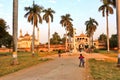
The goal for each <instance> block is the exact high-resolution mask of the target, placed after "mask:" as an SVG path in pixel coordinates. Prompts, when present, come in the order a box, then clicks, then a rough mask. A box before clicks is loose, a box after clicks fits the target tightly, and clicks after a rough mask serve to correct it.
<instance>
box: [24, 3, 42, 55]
mask: <svg viewBox="0 0 120 80" xmlns="http://www.w3.org/2000/svg"><path fill="white" fill-rule="evenodd" d="M42 10H43V7H42V6H39V5H37V4H35V3H34V2H33V5H32V7H25V11H27V13H26V14H25V15H24V17H27V18H28V22H31V24H32V25H33V34H32V55H34V54H35V53H34V40H35V27H37V28H38V22H39V23H42V18H41V16H40V13H41V12H42Z"/></svg>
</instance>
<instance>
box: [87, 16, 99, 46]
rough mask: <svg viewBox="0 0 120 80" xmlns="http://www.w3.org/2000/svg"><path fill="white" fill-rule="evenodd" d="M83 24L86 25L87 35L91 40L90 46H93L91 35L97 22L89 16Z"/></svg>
mask: <svg viewBox="0 0 120 80" xmlns="http://www.w3.org/2000/svg"><path fill="white" fill-rule="evenodd" d="M85 25H86V32H87V35H88V37H89V38H90V42H92V46H93V35H94V32H95V30H96V28H97V26H98V23H97V21H96V20H95V19H92V18H90V19H89V20H87V21H86V22H85ZM90 47H91V44H90Z"/></svg>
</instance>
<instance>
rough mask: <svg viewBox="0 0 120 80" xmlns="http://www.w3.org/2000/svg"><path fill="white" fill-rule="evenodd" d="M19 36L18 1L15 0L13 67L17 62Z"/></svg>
mask: <svg viewBox="0 0 120 80" xmlns="http://www.w3.org/2000/svg"><path fill="white" fill-rule="evenodd" d="M17 35H18V0H13V62H12V64H13V65H16V64H18V60H17Z"/></svg>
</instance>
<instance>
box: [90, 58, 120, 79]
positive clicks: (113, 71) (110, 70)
mask: <svg viewBox="0 0 120 80" xmlns="http://www.w3.org/2000/svg"><path fill="white" fill-rule="evenodd" d="M98 66H99V67H98ZM89 67H90V73H91V75H92V76H93V79H94V80H119V79H120V76H119V74H120V68H118V67H117V64H116V62H113V61H108V60H95V59H90V60H89Z"/></svg>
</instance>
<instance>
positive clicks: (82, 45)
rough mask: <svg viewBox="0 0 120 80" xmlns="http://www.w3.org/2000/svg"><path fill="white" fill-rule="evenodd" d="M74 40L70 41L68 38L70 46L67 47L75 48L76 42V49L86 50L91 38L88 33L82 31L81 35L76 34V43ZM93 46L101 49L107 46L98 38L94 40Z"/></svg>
mask: <svg viewBox="0 0 120 80" xmlns="http://www.w3.org/2000/svg"><path fill="white" fill-rule="evenodd" d="M73 40H74V39H73ZM73 42H74V41H72V42H69V40H68V47H67V48H68V49H73V48H74V47H73V45H74V44H75V49H76V50H77V51H81V50H84V49H86V48H88V47H89V44H90V39H89V37H87V35H86V34H84V33H81V34H80V35H78V36H75V43H73ZM71 46H72V48H71ZM93 46H94V47H95V48H96V49H101V48H102V49H103V48H105V43H103V42H102V43H101V42H99V41H98V40H94V41H93Z"/></svg>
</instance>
